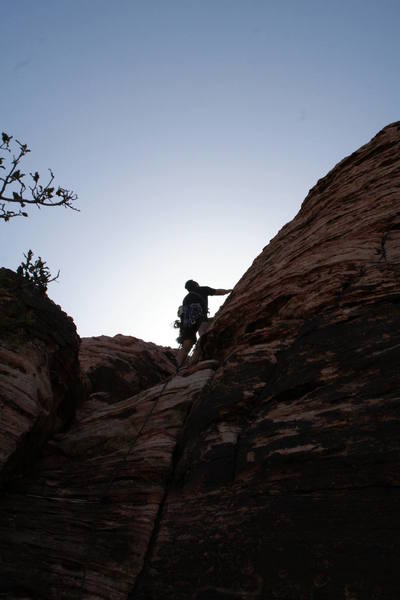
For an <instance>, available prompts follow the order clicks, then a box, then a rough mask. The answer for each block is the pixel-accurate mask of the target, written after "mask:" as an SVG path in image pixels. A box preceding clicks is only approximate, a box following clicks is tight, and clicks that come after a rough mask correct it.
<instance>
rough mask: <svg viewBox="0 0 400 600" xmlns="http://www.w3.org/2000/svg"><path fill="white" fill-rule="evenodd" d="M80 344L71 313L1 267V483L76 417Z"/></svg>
mask: <svg viewBox="0 0 400 600" xmlns="http://www.w3.org/2000/svg"><path fill="white" fill-rule="evenodd" d="M78 348H79V338H78V336H77V334H76V330H75V325H74V324H73V322H72V319H70V318H69V317H67V315H66V314H65V313H63V312H62V311H61V310H60V308H59V307H57V306H56V305H55V304H54V303H53V302H51V300H49V299H48V298H47V297H46V296H44V295H42V294H40V293H39V292H38V291H37V290H36V289H35V288H33V287H32V286H31V285H30V284H27V283H26V282H24V281H23V280H21V278H20V277H18V276H17V275H16V274H15V273H13V272H12V271H10V270H8V269H0V430H1V435H0V484H1V483H2V482H4V480H5V479H6V477H7V474H8V473H9V472H10V471H15V469H19V468H20V467H22V466H23V465H24V464H25V463H29V462H30V461H31V459H32V458H33V457H34V456H35V454H37V452H38V451H39V449H40V447H41V446H42V445H43V443H44V441H45V440H46V439H48V438H49V437H50V436H51V434H52V433H53V432H54V430H55V429H60V428H62V427H63V426H65V425H66V424H67V423H68V421H69V420H70V419H71V418H72V416H73V414H74V411H75V407H76V404H77V401H78V399H79V364H78V357H77V354H78Z"/></svg>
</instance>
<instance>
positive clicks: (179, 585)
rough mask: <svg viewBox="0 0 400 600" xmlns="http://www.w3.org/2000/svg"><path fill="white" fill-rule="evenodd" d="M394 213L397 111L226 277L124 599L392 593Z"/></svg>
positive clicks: (399, 498) (399, 168) (398, 252)
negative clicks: (206, 374) (171, 468)
mask: <svg viewBox="0 0 400 600" xmlns="http://www.w3.org/2000/svg"><path fill="white" fill-rule="evenodd" d="M399 215H400V123H395V124H393V125H391V126H389V127H387V128H385V129H384V130H383V131H382V132H380V133H379V134H378V135H377V136H376V137H375V138H374V139H373V140H372V141H371V142H370V143H369V144H367V145H366V146H364V147H363V148H361V149H360V150H358V151H357V152H356V153H354V154H353V155H351V156H350V157H348V158H346V159H345V160H344V161H342V162H341V163H339V165H337V167H335V169H333V171H332V172H331V173H330V174H329V175H328V176H327V177H325V178H324V179H322V180H321V181H319V182H318V183H317V185H316V186H315V188H314V189H313V190H311V192H310V194H309V195H308V196H307V198H306V200H305V201H304V203H303V206H302V209H301V211H300V212H299V214H298V216H297V217H296V218H295V219H294V220H293V221H292V222H291V223H289V224H288V225H286V226H285V227H284V228H283V229H282V231H281V232H280V233H279V234H278V235H277V236H276V238H274V239H273V240H272V241H271V243H270V244H269V245H268V246H267V247H266V248H265V249H264V251H263V253H262V254H261V255H260V256H259V257H258V258H257V259H256V260H255V261H254V263H253V265H252V267H251V268H250V269H249V270H248V272H247V273H246V274H245V275H244V277H243V278H242V279H241V280H240V282H239V283H238V285H237V286H236V287H235V289H234V291H233V293H232V294H231V296H230V298H229V299H228V300H227V302H226V303H225V304H224V306H223V308H222V309H221V311H220V312H219V314H218V316H217V318H216V319H215V320H214V323H213V326H212V328H211V329H210V330H209V332H208V333H207V334H206V335H205V336H204V338H203V340H202V342H203V344H202V348H203V357H204V358H213V359H219V360H220V363H221V365H220V367H219V369H218V371H217V373H216V376H215V378H214V379H213V381H212V384H211V386H210V389H209V391H208V393H207V394H205V395H203V397H202V400H201V402H200V403H199V404H198V405H196V407H194V409H193V411H192V412H191V414H190V418H189V419H188V421H187V423H186V426H185V431H184V439H183V442H182V446H183V448H184V450H183V452H182V455H181V457H180V460H179V463H178V465H177V467H176V470H175V477H174V481H173V482H172V483H171V485H170V491H169V493H168V496H167V500H166V502H165V508H164V512H163V518H162V521H161V523H160V528H159V534H158V537H157V540H156V541H155V543H154V544H153V546H152V547H151V548H150V551H149V553H148V556H147V558H146V568H145V569H144V571H143V572H142V574H141V576H140V578H139V579H138V580H137V581H136V586H135V588H134V591H133V592H132V594H131V595H130V598H132V599H134V600H144V599H146V600H151V599H161V598H163V600H169V599H171V600H172V599H173V600H183V599H186V598H196V599H197V600H211V599H212V600H218V599H221V600H222V599H224V600H227V599H228V598H232V599H233V598H235V599H236V598H241V599H250V598H260V599H261V598H262V599H264V598H265V599H267V598H268V599H272V598H279V599H281V598H285V599H293V600H299V599H304V600H305V599H309V598H314V599H332V600H336V599H338V598H352V599H354V600H364V599H367V598H377V599H383V598H384V599H393V600H394V598H397V597H400V584H399V582H398V578H397V574H396V573H397V565H398V564H400V551H399V546H398V535H399V533H398V529H399V523H400V521H399V517H398V514H399V508H400V493H399V481H400V479H399V472H400V398H399V385H400V370H399V368H398V365H399V360H400V333H399V332H400V304H399V300H400V261H399V258H400V235H399V234H400V217H399ZM171 573H173V574H174V576H173V577H171Z"/></svg>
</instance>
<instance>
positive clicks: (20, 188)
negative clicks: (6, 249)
mask: <svg viewBox="0 0 400 600" xmlns="http://www.w3.org/2000/svg"><path fill="white" fill-rule="evenodd" d="M13 145H14V148H16V152H15V149H14V150H13V148H12V146H13ZM0 150H1V151H2V155H0V173H2V171H4V172H5V173H2V175H4V176H3V177H0V219H3V220H4V221H5V222H7V221H9V220H10V219H11V218H13V217H27V216H28V213H27V212H26V210H25V211H24V210H23V209H24V208H27V207H28V206H29V205H32V204H34V205H36V206H37V207H38V208H41V207H42V206H64V207H65V208H71V209H72V210H79V209H77V208H76V207H75V206H73V202H75V200H77V198H78V196H77V195H76V194H75V193H74V192H73V191H72V190H67V189H65V188H63V187H61V186H58V187H56V186H55V185H54V174H53V171H52V170H51V169H49V172H50V176H49V178H48V181H47V183H44V184H42V183H40V174H39V172H38V171H35V172H34V173H29V175H30V177H31V182H30V183H31V185H26V184H25V181H24V178H25V177H26V175H25V173H22V171H21V167H20V163H21V161H22V159H23V158H24V156H26V155H27V154H28V153H29V152H30V149H29V148H28V146H27V145H26V144H22V143H21V142H19V141H18V140H15V141H14V142H13V137H12V136H9V135H8V134H7V133H4V132H3V133H2V135H1V144H0ZM7 159H9V160H7ZM11 207H12V208H11Z"/></svg>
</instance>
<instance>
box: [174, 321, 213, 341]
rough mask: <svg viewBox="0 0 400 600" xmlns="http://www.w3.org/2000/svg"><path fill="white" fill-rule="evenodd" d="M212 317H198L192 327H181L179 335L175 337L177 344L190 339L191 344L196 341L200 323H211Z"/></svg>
mask: <svg viewBox="0 0 400 600" xmlns="http://www.w3.org/2000/svg"><path fill="white" fill-rule="evenodd" d="M211 321H212V319H209V318H208V317H207V318H206V319H200V320H199V321H196V323H195V324H194V325H192V327H182V328H181V329H180V331H179V337H178V339H177V342H178V344H183V342H185V341H186V340H190V341H191V342H192V343H193V344H195V343H196V342H197V336H196V333H197V332H198V330H199V329H200V325H201V324H202V323H211Z"/></svg>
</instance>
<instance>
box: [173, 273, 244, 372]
mask: <svg viewBox="0 0 400 600" xmlns="http://www.w3.org/2000/svg"><path fill="white" fill-rule="evenodd" d="M185 288H186V290H187V291H188V292H189V293H188V294H186V296H185V297H184V299H183V303H182V306H180V307H179V310H178V316H179V317H180V320H178V321H175V327H179V329H180V331H179V337H178V338H177V342H178V343H179V344H180V345H181V347H180V349H179V351H178V355H177V358H176V360H177V363H178V369H179V368H180V367H181V366H182V365H183V363H184V362H185V360H186V357H187V355H188V354H189V352H190V350H191V349H192V347H193V345H194V344H195V343H196V341H197V338H196V333H197V331H198V332H199V336H200V337H201V336H202V335H203V334H204V333H205V332H206V331H207V329H208V328H209V326H210V323H211V321H212V319H209V318H208V296H225V294H229V293H230V292H231V291H232V290H223V289H217V290H216V289H214V288H211V287H208V286H206V285H203V286H202V285H199V284H198V283H197V281H193V279H189V281H187V282H186V283H185Z"/></svg>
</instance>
